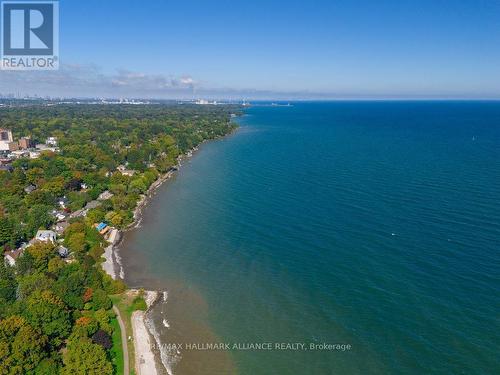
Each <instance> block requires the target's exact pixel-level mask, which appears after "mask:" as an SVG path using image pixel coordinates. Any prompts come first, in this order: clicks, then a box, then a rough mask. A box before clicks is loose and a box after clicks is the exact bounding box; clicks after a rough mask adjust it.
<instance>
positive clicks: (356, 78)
mask: <svg viewBox="0 0 500 375" xmlns="http://www.w3.org/2000/svg"><path fill="white" fill-rule="evenodd" d="M60 55H61V62H62V64H63V68H62V71H61V72H59V73H47V72H43V73H40V72H33V73H25V72H23V73H15V74H9V75H8V76H7V78H5V77H3V76H1V75H0V78H2V80H3V81H4V87H3V88H2V82H1V81H0V92H5V91H6V90H8V89H11V88H10V87H9V86H8V85H12V86H15V87H17V89H18V90H19V89H26V90H28V89H31V90H32V91H35V90H38V91H40V93H42V94H43V93H47V94H50V95H54V94H57V93H60V94H61V95H76V96H78V95H79V94H80V95H81V96H84V95H92V92H94V93H95V94H94V95H96V96H97V95H108V96H113V95H118V96H120V95H128V96H158V97H176V96H179V97H186V96H190V95H192V96H200V97H201V96H207V97H208V96H213V97H249V98H252V97H270V98H271V97H276V98H287V97H289V98H315V97H318V98H385V97H390V98H413V97H414V98H433V97H440V98H449V97H458V98H500V1H497V0H489V1H482V0H455V1H453V0H448V1H443V0H433V1H427V0H415V1H407V0H393V1H385V0H376V1H374V0H371V1H365V0H353V1H347V0H343V1H335V0H331V1H273V0H268V1H238V0H233V1H217V0H213V1H207V0H205V1H171V0H163V1H160V0H154V1H153V0H149V1H138V0H136V1H128V0H121V1H118V0H113V1H112V0H107V1H102V0H101V1H95V0H85V1H74V0H61V1H60ZM9 73H11V72H9ZM21 74H24V77H21V78H19V77H18V76H19V75H21ZM4 75H5V74H4ZM53 81H55V82H57V84H56V85H55V86H54V84H53ZM97 81H102V82H105V83H102V82H101V83H98V82H97ZM19 82H21V84H20V83H19ZM83 83H86V84H87V86H86V87H84V86H85V85H84V84H83ZM29 84H31V85H32V86H29V87H28V85H29ZM56 86H57V87H56ZM92 90H94V91H92Z"/></svg>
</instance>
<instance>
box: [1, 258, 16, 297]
mask: <svg viewBox="0 0 500 375" xmlns="http://www.w3.org/2000/svg"><path fill="white" fill-rule="evenodd" d="M16 288H17V282H16V279H15V278H14V272H13V270H12V269H11V268H10V267H8V266H6V265H5V263H4V262H3V261H2V260H0V299H3V300H4V301H7V302H9V301H14V300H15V299H16Z"/></svg>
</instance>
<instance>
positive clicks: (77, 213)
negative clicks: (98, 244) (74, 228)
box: [69, 208, 88, 219]
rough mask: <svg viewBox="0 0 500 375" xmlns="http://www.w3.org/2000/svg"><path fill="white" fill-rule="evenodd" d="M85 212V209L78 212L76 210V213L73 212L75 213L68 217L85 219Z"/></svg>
mask: <svg viewBox="0 0 500 375" xmlns="http://www.w3.org/2000/svg"><path fill="white" fill-rule="evenodd" d="M87 211H88V210H87V209H85V208H82V209H80V210H77V211H75V212H72V213H71V214H70V215H69V217H70V218H71V219H74V218H75V217H85V216H87Z"/></svg>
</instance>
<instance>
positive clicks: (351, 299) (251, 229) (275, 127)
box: [122, 101, 500, 375]
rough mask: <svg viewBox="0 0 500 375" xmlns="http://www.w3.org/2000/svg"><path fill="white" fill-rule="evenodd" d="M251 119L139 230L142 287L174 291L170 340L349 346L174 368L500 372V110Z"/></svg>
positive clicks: (395, 105) (130, 252) (135, 276)
mask: <svg viewBox="0 0 500 375" xmlns="http://www.w3.org/2000/svg"><path fill="white" fill-rule="evenodd" d="M238 122H239V123H240V125H241V127H240V129H239V130H238V131H237V132H236V133H235V134H233V135H231V136H229V137H227V138H225V139H223V140H219V141H215V142H211V143H207V144H204V145H203V146H202V147H201V149H200V151H199V152H198V153H196V154H195V156H194V157H193V158H192V159H190V160H189V161H188V162H186V163H185V164H184V165H183V167H182V168H181V170H180V171H179V173H178V174H177V175H176V176H175V178H174V179H172V180H171V181H169V182H168V183H166V184H164V185H163V186H162V187H161V188H160V189H159V190H158V193H157V194H156V196H155V197H154V198H153V201H152V204H151V205H150V206H149V207H148V208H147V210H146V212H145V217H144V222H143V225H142V227H141V228H140V229H138V230H135V231H133V232H130V233H128V234H127V236H126V239H125V240H126V244H125V246H124V249H123V250H122V255H123V258H124V260H125V265H126V267H125V272H126V275H127V281H128V282H129V283H130V284H132V285H140V286H148V284H154V286H156V287H158V286H160V287H162V288H164V289H166V290H168V291H169V299H168V303H167V305H166V306H167V307H165V310H164V311H162V312H161V314H163V313H165V314H166V316H167V317H168V322H169V326H170V328H168V329H167V328H165V327H163V328H158V329H159V330H161V331H162V332H161V335H162V337H163V338H164V340H165V341H175V340H181V338H183V339H184V340H186V341H190V342H197V341H199V340H203V339H206V338H213V339H216V340H220V341H224V342H231V343H256V342H271V343H273V344H274V343H281V342H283V343H287V342H298V343H305V344H306V345H309V344H310V343H339V344H340V343H343V344H349V345H351V349H350V350H348V351H339V350H336V351H335V350H299V351H293V350H277V349H273V350H262V351H255V350H248V351H245V350H233V351H230V352H228V353H208V354H207V353H202V354H200V353H194V352H192V353H188V352H183V353H181V357H182V358H181V359H180V362H178V364H177V365H176V366H174V370H177V372H175V373H176V374H181V375H182V374H187V373H200V374H205V373H206V374H210V373H214V374H217V373H219V374H222V373H225V372H227V373H232V372H238V373H240V374H249V375H258V374H494V373H500V366H499V362H498V353H499V343H500V324H499V318H500V315H499V312H500V102H446V101H443V102H328V103H319V102H314V103H294V105H293V106H292V107H269V106H267V107H266V106H262V107H258V106H256V107H252V108H249V109H247V110H246V115H245V116H244V117H242V118H239V119H238ZM159 316H160V315H158V318H159ZM187 336H188V338H187V339H186V337H187ZM197 355H200V357H199V358H198V359H197V357H196V356H197ZM188 362H189V364H188ZM197 363H198V364H197ZM228 363H230V364H228ZM197 366H198V367H197ZM218 366H220V368H218Z"/></svg>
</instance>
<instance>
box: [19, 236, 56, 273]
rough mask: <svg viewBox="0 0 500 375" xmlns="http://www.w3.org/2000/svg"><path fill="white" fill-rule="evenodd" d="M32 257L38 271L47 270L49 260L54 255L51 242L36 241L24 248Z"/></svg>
mask: <svg viewBox="0 0 500 375" xmlns="http://www.w3.org/2000/svg"><path fill="white" fill-rule="evenodd" d="M26 252H27V253H30V254H31V256H32V257H33V265H34V267H35V268H36V269H37V270H38V271H45V270H47V267H48V264H49V260H50V259H52V258H54V257H55V256H56V253H55V249H54V245H53V244H52V242H40V241H38V242H36V243H34V244H33V245H31V246H30V247H28V248H27V249H26Z"/></svg>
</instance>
